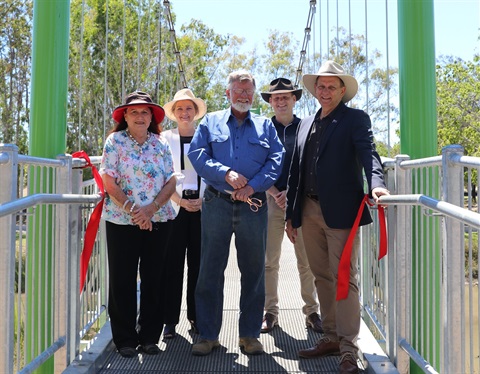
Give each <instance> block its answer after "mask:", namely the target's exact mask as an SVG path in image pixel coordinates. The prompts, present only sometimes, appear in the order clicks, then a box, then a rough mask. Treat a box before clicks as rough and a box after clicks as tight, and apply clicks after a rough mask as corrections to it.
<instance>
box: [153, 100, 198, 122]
mask: <svg viewBox="0 0 480 374" xmlns="http://www.w3.org/2000/svg"><path fill="white" fill-rule="evenodd" d="M183 100H189V101H191V102H193V103H195V104H196V105H197V108H198V113H197V114H196V115H195V117H193V120H194V121H196V120H197V119H199V118H202V117H203V116H204V115H205V114H206V113H207V104H205V101H203V100H202V99H200V98H198V97H196V98H191V97H190V96H184V97H179V98H177V99H174V100H172V101H169V102H168V103H166V104H165V105H163V108H164V109H165V115H166V116H167V117H168V118H170V119H171V120H172V121H174V122H177V118H176V117H175V114H174V113H173V106H174V105H175V103H176V102H177V101H183Z"/></svg>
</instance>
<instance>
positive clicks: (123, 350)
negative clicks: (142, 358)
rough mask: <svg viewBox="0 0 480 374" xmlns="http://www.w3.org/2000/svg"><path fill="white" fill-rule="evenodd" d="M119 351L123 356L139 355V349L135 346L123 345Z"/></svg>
mask: <svg viewBox="0 0 480 374" xmlns="http://www.w3.org/2000/svg"><path fill="white" fill-rule="evenodd" d="M118 353H120V356H122V357H125V358H132V357H135V356H136V355H137V349H136V348H133V347H122V348H120V349H119V350H118Z"/></svg>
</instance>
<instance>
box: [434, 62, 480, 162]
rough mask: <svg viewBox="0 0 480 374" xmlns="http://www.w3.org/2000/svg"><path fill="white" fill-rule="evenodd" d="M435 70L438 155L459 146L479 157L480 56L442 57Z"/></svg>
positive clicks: (466, 152) (471, 154)
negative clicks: (453, 145)
mask: <svg viewBox="0 0 480 374" xmlns="http://www.w3.org/2000/svg"><path fill="white" fill-rule="evenodd" d="M436 70H437V116H438V118H437V120H438V125H437V128H438V152H439V154H440V152H441V150H442V148H443V147H444V146H446V145H449V144H460V145H462V146H463V147H464V148H465V154H467V155H469V156H476V157H478V156H480V147H479V144H480V56H479V55H476V56H474V59H473V61H463V60H461V59H457V58H454V57H444V58H443V59H442V60H441V61H440V62H439V63H438V64H437V67H436Z"/></svg>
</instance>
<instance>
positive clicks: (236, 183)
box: [225, 170, 255, 203]
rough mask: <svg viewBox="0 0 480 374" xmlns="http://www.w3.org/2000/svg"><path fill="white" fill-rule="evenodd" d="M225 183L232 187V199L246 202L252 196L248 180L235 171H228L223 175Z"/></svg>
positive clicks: (252, 192)
mask: <svg viewBox="0 0 480 374" xmlns="http://www.w3.org/2000/svg"><path fill="white" fill-rule="evenodd" d="M225 181H226V182H227V183H228V184H229V185H230V186H232V187H233V191H232V199H233V200H240V201H243V202H245V203H246V202H248V198H249V197H250V196H252V195H253V194H254V192H255V191H254V190H253V188H252V186H250V185H249V184H248V179H247V178H245V177H244V176H243V175H242V174H239V173H237V172H236V171H233V170H229V171H228V172H227V174H226V175H225Z"/></svg>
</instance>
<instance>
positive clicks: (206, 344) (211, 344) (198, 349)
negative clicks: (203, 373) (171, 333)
mask: <svg viewBox="0 0 480 374" xmlns="http://www.w3.org/2000/svg"><path fill="white" fill-rule="evenodd" d="M219 346H220V343H219V341H218V340H207V339H202V340H200V341H199V342H198V343H195V344H194V345H193V347H192V355H194V356H206V355H208V354H210V352H212V349H213V348H217V347H219Z"/></svg>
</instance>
